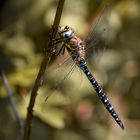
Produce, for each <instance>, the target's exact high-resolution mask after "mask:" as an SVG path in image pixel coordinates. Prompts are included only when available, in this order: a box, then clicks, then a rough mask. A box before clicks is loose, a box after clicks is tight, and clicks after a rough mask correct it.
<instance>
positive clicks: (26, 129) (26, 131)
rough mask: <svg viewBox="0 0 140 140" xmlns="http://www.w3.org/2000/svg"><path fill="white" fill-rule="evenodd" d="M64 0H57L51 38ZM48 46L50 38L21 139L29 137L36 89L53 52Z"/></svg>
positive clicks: (59, 17)
mask: <svg viewBox="0 0 140 140" xmlns="http://www.w3.org/2000/svg"><path fill="white" fill-rule="evenodd" d="M64 2H65V0H59V3H58V6H57V11H56V15H55V19H54V23H53V26H52V34H51V37H52V38H54V37H55V36H56V33H57V29H58V27H59V23H60V19H61V15H62V10H63V7H64ZM50 46H51V40H50V42H49V44H48V46H47V48H49V52H50V55H47V53H46V54H45V56H44V58H43V60H42V63H41V66H40V69H39V72H38V75H37V78H36V80H35V83H34V86H33V89H32V92H31V97H30V101H29V105H28V108H27V116H26V120H25V126H24V137H23V140H29V138H30V134H31V122H32V119H33V107H34V104H35V100H36V97H37V91H38V89H39V87H40V86H41V83H42V77H43V75H44V73H45V70H46V67H47V66H48V64H49V62H50V59H51V56H52V52H53V47H50Z"/></svg>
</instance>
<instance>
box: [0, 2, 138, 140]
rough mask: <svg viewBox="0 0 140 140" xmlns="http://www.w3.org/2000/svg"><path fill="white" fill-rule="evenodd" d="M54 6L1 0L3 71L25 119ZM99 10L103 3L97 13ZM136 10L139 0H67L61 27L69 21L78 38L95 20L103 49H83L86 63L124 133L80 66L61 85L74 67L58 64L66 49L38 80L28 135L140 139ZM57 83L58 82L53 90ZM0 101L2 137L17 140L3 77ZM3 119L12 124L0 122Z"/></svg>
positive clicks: (0, 40)
mask: <svg viewBox="0 0 140 140" xmlns="http://www.w3.org/2000/svg"><path fill="white" fill-rule="evenodd" d="M91 3H92V4H91ZM105 5H109V6H105ZM56 7H57V1H56V0H53V1H52V0H46V1H44V0H36V1H33V0H31V1H28V0H21V1H17V0H14V1H5V2H3V5H2V6H1V9H0V18H1V20H0V69H3V70H4V71H5V72H6V73H7V77H8V80H9V83H10V86H11V89H12V91H13V94H14V97H15V99H16V103H17V107H18V111H19V113H20V116H21V117H22V119H25V116H26V113H27V105H28V101H29V98H30V93H31V90H32V87H33V84H34V81H35V79H36V76H37V73H38V70H39V66H40V63H41V60H42V58H43V55H44V47H45V46H46V45H47V44H48V38H49V31H50V28H51V26H52V22H53V19H54V14H55V11H56ZM104 7H107V8H105V10H104V11H102V9H103V8H104ZM139 9H140V3H139V1H138V0H133V1H115V0H114V1H113V0H108V1H104V2H102V1H100V0H99V1H97V0H95V1H91V0H88V1H81V0H77V1H73V0H72V1H68V0H67V1H66V3H65V8H64V12H63V14H62V20H61V25H69V26H72V27H73V28H74V29H75V30H76V31H77V34H78V33H79V34H82V35H81V36H82V37H84V36H86V35H87V34H88V30H90V29H91V24H92V23H93V24H94V25H95V26H94V27H95V29H94V31H95V34H96V35H101V39H102V40H103V42H105V45H106V47H105V50H104V51H99V52H98V53H96V52H92V51H89V52H88V51H87V54H88V56H89V57H87V60H88V62H89V63H88V65H89V67H90V69H91V70H92V72H93V75H95V77H96V79H98V81H99V83H100V84H101V85H102V87H103V88H104V89H105V91H106V93H108V96H109V98H110V100H111V101H112V103H113V105H114V106H115V108H116V110H117V111H118V112H119V114H120V115H121V117H122V119H123V120H124V122H125V125H126V131H125V132H121V130H119V127H118V126H117V125H116V124H115V122H114V121H113V119H112V118H111V117H110V116H109V115H108V113H107V112H106V110H105V109H104V107H103V106H102V104H101V103H100V100H99V99H98V97H97V96H96V94H95V91H94V90H93V89H92V87H91V86H90V83H89V82H88V80H87V79H86V77H84V76H83V75H82V74H81V73H80V71H79V70H77V69H76V70H75V71H74V72H73V71H72V73H73V74H72V75H71V74H70V75H71V76H69V77H68V78H67V79H66V80H64V82H60V81H61V80H62V79H63V77H64V75H67V73H68V71H69V70H70V69H71V66H70V65H69V64H66V65H65V64H64V65H63V66H62V67H61V66H60V67H59V64H61V63H63V62H64V60H66V57H68V54H67V53H66V55H65V56H62V57H59V58H58V59H57V60H55V61H54V65H55V66H54V67H53V66H52V67H53V68H50V70H48V69H47V70H46V74H45V75H44V77H43V80H44V83H43V85H42V87H41V88H40V90H39V91H38V96H37V101H36V103H35V108H34V115H35V119H34V121H33V124H32V129H33V133H32V139H37V138H38V137H39V138H38V139H42V140H43V139H53V140H55V139H61V140H63V139H73V140H75V139H79V140H82V139H98V140H100V139H116V140H121V139H139V138H140V136H139V127H140V111H139V105H140V94H139V91H140V85H139V83H140V73H139V66H140V64H139V63H140V62H139V60H140V40H139V37H140V28H139V25H140V13H139ZM99 17H101V19H100V20H98V19H99ZM89 25H90V26H89ZM104 28H105V29H106V31H105V32H104ZM50 65H52V63H51V64H50ZM62 81H63V80H62ZM59 82H60V83H61V84H60V86H58V88H54V87H55V85H57V83H59ZM92 93H93V94H92ZM46 97H48V99H47V101H46V102H45V98H46ZM0 100H1V101H0V107H1V110H2V111H1V113H0V115H1V116H2V117H0V124H2V125H0V126H2V127H1V129H0V139H4V137H5V136H7V137H6V138H5V139H9V137H8V136H10V138H11V139H12V138H13V139H16V138H15V134H16V133H17V130H16V126H15V124H16V120H15V116H14V114H12V111H11V110H10V109H9V108H10V105H9V102H8V101H7V94H6V92H5V89H4V87H3V83H2V82H1V81H0ZM9 116H10V117H11V118H10V117H9ZM7 118H8V119H7ZM7 121H8V122H9V124H10V125H8V123H6V124H5V125H4V124H3V123H2V122H7ZM37 124H38V125H37ZM12 125H13V127H14V128H13V127H12ZM34 127H35V128H34ZM11 129H12V132H13V131H14V132H13V134H11V132H10V131H11ZM4 130H5V131H4ZM39 130H42V131H40V132H39ZM43 130H45V132H44V131H43ZM41 132H42V133H41ZM37 134H38V137H36V135H37Z"/></svg>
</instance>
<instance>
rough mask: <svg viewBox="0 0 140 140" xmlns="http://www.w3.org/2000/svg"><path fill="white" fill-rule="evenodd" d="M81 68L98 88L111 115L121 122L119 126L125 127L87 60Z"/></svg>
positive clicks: (95, 87) (96, 88) (98, 92)
mask: <svg viewBox="0 0 140 140" xmlns="http://www.w3.org/2000/svg"><path fill="white" fill-rule="evenodd" d="M80 68H81V69H82V70H83V72H84V73H85V74H86V76H87V77H88V79H89V81H90V82H91V84H92V85H93V87H94V89H95V90H96V92H97V94H98V96H99V97H100V99H101V101H102V103H103V104H104V105H105V107H106V109H107V110H108V111H109V113H110V114H111V116H112V117H113V118H114V119H115V121H116V122H117V123H118V124H119V126H120V127H121V128H122V129H124V125H123V123H122V121H121V119H120V118H119V116H118V114H117V113H116V111H115V110H114V108H113V106H112V105H111V103H110V101H109V99H108V98H107V96H106V94H105V92H104V91H103V89H102V88H101V87H100V85H99V84H98V82H97V81H96V80H95V78H94V77H93V75H92V74H91V72H90V71H89V69H88V68H87V65H86V62H82V63H81V64H80Z"/></svg>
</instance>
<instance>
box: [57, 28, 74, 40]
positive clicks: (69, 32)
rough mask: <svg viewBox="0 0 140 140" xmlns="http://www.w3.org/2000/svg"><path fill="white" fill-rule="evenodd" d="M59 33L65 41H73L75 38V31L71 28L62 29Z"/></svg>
mask: <svg viewBox="0 0 140 140" xmlns="http://www.w3.org/2000/svg"><path fill="white" fill-rule="evenodd" d="M58 33H59V35H60V36H61V37H62V38H63V39H64V40H68V39H71V38H72V37H73V36H74V30H73V28H71V27H69V26H64V27H60V29H59V31H58Z"/></svg>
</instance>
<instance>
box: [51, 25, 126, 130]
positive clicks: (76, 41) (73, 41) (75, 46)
mask: <svg viewBox="0 0 140 140" xmlns="http://www.w3.org/2000/svg"><path fill="white" fill-rule="evenodd" d="M58 35H59V37H58V38H55V39H52V44H51V46H55V45H57V44H59V43H62V45H61V48H60V50H59V51H58V53H57V56H58V55H59V54H60V53H63V54H64V53H65V50H67V52H68V53H69V55H70V56H71V58H72V60H73V61H74V62H75V64H76V65H77V66H78V67H79V68H80V69H81V70H82V71H83V72H84V74H85V75H86V77H87V78H88V80H89V82H90V83H91V84H92V86H93V88H94V89H95V91H96V93H97V95H98V96H99V98H100V100H101V101H102V103H103V104H104V106H105V107H106V109H107V110H108V112H109V113H110V114H111V116H112V117H113V118H114V120H115V121H116V122H117V124H118V125H119V126H120V127H121V128H122V129H124V124H123V122H122V121H121V119H120V117H119V115H118V114H117V113H116V111H115V109H114V108H113V106H112V104H111V103H110V101H109V99H108V97H107V95H106V93H105V92H104V90H103V89H102V87H101V86H100V85H99V83H98V82H97V80H96V79H95V78H94V76H93V75H92V73H91V72H90V70H89V68H88V66H87V62H86V59H85V50H86V43H85V41H83V40H81V39H80V38H79V37H78V36H76V35H75V31H74V29H73V28H71V27H69V26H64V27H59V29H58Z"/></svg>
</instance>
